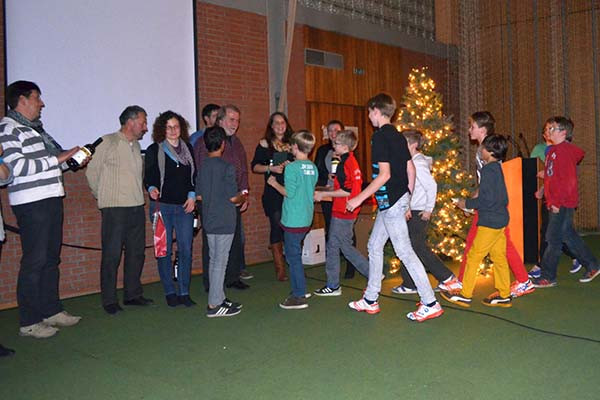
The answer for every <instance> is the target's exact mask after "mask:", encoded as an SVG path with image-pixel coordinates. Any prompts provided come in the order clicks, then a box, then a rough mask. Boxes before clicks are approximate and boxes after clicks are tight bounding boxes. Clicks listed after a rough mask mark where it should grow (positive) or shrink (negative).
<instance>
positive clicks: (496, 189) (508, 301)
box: [441, 135, 512, 307]
mask: <svg viewBox="0 0 600 400" xmlns="http://www.w3.org/2000/svg"><path fill="white" fill-rule="evenodd" d="M482 147H483V148H482V152H481V156H482V157H481V158H482V160H483V161H484V163H485V165H484V166H483V168H482V169H481V182H480V185H479V193H478V195H477V197H474V198H470V199H466V200H465V199H460V200H457V201H456V205H457V206H458V207H460V208H462V209H465V208H471V209H476V210H477V211H478V212H479V220H478V221H477V234H476V236H475V239H474V241H473V245H472V247H471V249H470V250H469V252H468V254H467V264H466V267H465V273H464V276H463V281H462V283H463V287H462V290H461V291H460V292H458V293H451V292H447V291H442V292H441V296H442V297H443V298H444V299H445V300H447V301H449V302H451V303H454V304H457V305H459V306H462V307H470V306H471V300H472V297H473V290H474V289H475V280H476V278H477V269H478V267H479V263H480V262H481V261H482V260H483V258H484V257H485V256H486V255H487V254H489V255H490V258H491V259H492V262H493V271H494V286H495V287H496V289H498V291H497V292H494V293H492V294H491V295H489V296H488V297H486V298H485V299H484V300H483V304H484V305H486V306H490V307H511V306H512V298H511V295H510V269H509V267H508V261H507V259H506V236H505V235H504V229H505V228H506V226H507V225H508V210H507V209H506V206H507V205H508V194H507V192H506V185H505V183H504V176H503V174H502V167H501V166H500V162H501V161H502V160H504V158H505V156H506V150H507V148H508V143H507V141H506V139H505V138H504V137H503V136H501V135H489V136H487V137H486V138H485V139H484V140H483V143H482Z"/></svg>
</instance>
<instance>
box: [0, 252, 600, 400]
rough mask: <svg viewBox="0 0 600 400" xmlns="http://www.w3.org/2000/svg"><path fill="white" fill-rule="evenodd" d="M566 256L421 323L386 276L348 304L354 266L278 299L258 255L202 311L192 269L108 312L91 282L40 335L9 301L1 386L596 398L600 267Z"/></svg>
mask: <svg viewBox="0 0 600 400" xmlns="http://www.w3.org/2000/svg"><path fill="white" fill-rule="evenodd" d="M595 242H598V240H595ZM596 245H597V243H596ZM596 248H598V246H597V247H596ZM567 263H568V261H567V259H566V258H565V259H563V260H562V264H561V267H560V275H559V285H558V286H557V287H556V288H549V289H538V290H537V292H536V293H533V294H532V295H529V296H526V297H523V298H520V299H518V300H516V301H515V302H514V306H513V308H510V309H495V308H488V307H485V306H483V305H482V304H481V303H480V302H479V301H480V300H481V299H482V298H483V297H484V296H485V295H487V294H489V292H491V291H492V288H491V278H490V279H484V278H481V279H480V284H479V286H478V288H477V289H476V295H475V304H474V305H473V307H472V308H471V309H469V310H465V309H462V308H460V307H455V306H452V305H449V304H448V303H444V302H443V303H442V304H443V305H444V307H445V310H446V312H445V314H444V315H443V316H442V317H441V318H438V319H436V320H432V321H428V322H425V323H423V324H419V323H414V322H410V321H409V320H407V319H406V317H405V315H406V313H407V312H409V311H412V310H413V309H414V308H415V301H417V297H416V296H414V295H412V296H402V297H401V296H396V295H394V296H392V295H389V293H390V289H391V288H392V287H393V286H395V285H398V284H400V282H401V281H400V278H399V277H395V276H391V277H389V278H388V279H386V280H385V281H384V286H383V292H382V293H383V297H381V298H380V305H381V309H382V311H381V313H380V314H378V315H367V314H364V313H357V312H355V311H353V310H351V309H349V308H348V306H347V303H348V302H349V301H351V300H355V299H358V298H359V297H360V296H361V291H362V289H363V287H364V279H363V278H361V277H356V278H354V279H352V280H344V281H343V284H344V285H345V287H344V288H343V294H342V296H340V297H329V298H320V297H318V298H315V297H312V298H311V299H310V300H309V304H310V307H309V308H308V309H305V310H296V311H287V310H283V309H280V308H279V307H278V302H279V301H281V300H282V299H283V298H284V297H285V296H286V294H287V293H288V292H289V284H288V283H281V282H276V281H275V280H274V277H273V275H274V274H273V270H272V266H271V265H270V264H263V265H258V266H252V267H250V268H251V271H252V272H253V273H254V274H255V278H254V279H252V280H250V281H249V283H250V284H251V285H252V288H251V289H250V290H246V291H243V292H240V291H229V292H228V297H230V298H231V299H233V300H235V301H240V302H242V303H243V304H244V308H243V311H242V313H241V314H240V315H238V316H235V317H231V318H215V319H208V318H206V316H205V315H204V310H205V307H206V296H205V294H204V293H203V292H202V293H200V288H201V276H195V277H194V278H193V292H192V297H193V298H194V299H195V300H197V301H198V305H197V306H196V307H192V308H189V309H186V308H183V307H181V306H180V307H177V308H176V309H172V308H169V307H167V306H166V304H165V303H164V297H163V295H162V288H161V286H160V285H158V284H152V285H147V286H146V287H145V295H146V296H148V297H151V298H153V299H154V300H155V301H156V304H155V305H154V306H151V307H126V310H125V311H124V312H122V313H119V314H118V315H116V316H109V315H107V314H105V313H104V312H103V311H102V310H101V308H100V305H99V303H100V301H99V296H98V295H90V296H83V297H79V298H74V299H69V300H65V301H64V304H65V307H66V309H67V310H69V311H70V312H71V313H73V314H76V315H82V316H83V320H82V321H81V323H80V324H79V325H77V326H74V327H71V328H63V329H61V331H60V332H59V334H58V335H57V336H55V337H54V338H51V339H47V340H35V339H31V338H20V337H18V336H17V325H18V322H17V320H18V318H17V311H16V310H14V309H13V310H7V311H3V312H0V343H3V344H4V345H6V346H8V347H11V348H14V349H16V350H17V354H16V356H14V357H10V358H3V359H0V399H6V400H8V399H11V400H17V399H87V400H92V399H302V400H304V399H311V400H312V399H315V400H316V399H327V400H331V399H370V400H371V399H398V398H400V399H436V398H437V399H454V398H457V399H461V400H467V399H498V398H505V399H512V398H515V399H519V400H524V399H567V398H573V399H598V398H600V393H598V388H597V387H598V376H599V371H598V366H599V365H600V364H599V360H600V312H599V311H598V310H600V278H599V279H597V280H596V281H594V282H592V283H589V284H580V283H579V282H577V278H578V277H579V276H575V275H570V274H569V273H568V272H567V270H568V265H567ZM452 267H453V268H456V265H453V266H452ZM306 274H307V276H308V280H307V284H308V289H309V290H311V291H312V290H314V289H317V288H319V287H320V286H322V285H323V279H324V277H325V274H324V269H323V267H310V268H307V271H306Z"/></svg>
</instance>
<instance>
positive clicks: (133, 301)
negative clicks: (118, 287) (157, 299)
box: [123, 296, 154, 306]
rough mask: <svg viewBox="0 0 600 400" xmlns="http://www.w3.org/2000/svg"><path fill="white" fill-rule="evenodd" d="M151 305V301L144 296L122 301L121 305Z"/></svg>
mask: <svg viewBox="0 0 600 400" xmlns="http://www.w3.org/2000/svg"><path fill="white" fill-rule="evenodd" d="M152 303H154V301H153V300H152V299H147V298H146V297H144V296H140V297H136V298H133V299H130V300H125V301H123V304H125V305H126V306H149V305H150V304H152Z"/></svg>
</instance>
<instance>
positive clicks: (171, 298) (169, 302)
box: [165, 293, 179, 307]
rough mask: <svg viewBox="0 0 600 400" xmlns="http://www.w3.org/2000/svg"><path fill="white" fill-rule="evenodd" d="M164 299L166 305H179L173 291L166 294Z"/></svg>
mask: <svg viewBox="0 0 600 400" xmlns="http://www.w3.org/2000/svg"><path fill="white" fill-rule="evenodd" d="M165 300H166V301H167V305H168V306H169V307H177V306H178V305H179V300H178V299H177V295H176V294H174V293H171V294H168V295H166V296H165Z"/></svg>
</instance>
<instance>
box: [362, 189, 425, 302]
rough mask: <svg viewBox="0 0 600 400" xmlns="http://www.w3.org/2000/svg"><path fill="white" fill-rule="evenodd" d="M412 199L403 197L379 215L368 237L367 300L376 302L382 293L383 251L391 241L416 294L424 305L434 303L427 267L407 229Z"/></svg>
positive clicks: (406, 196)
mask: <svg viewBox="0 0 600 400" xmlns="http://www.w3.org/2000/svg"><path fill="white" fill-rule="evenodd" d="M409 201H410V195H409V194H408V193H406V194H404V196H402V197H401V198H400V199H398V201H397V202H396V204H394V205H393V206H392V207H391V208H388V209H387V210H383V211H378V212H377V217H376V218H375V223H374V225H373V230H372V231H371V236H369V244H368V249H369V283H368V285H367V290H366V292H365V295H364V297H365V298H366V299H367V300H372V301H374V300H377V298H378V297H379V292H380V291H381V278H382V274H383V247H384V246H385V243H386V242H387V240H388V239H390V240H391V242H392V246H393V247H394V251H395V253H396V255H397V256H398V258H399V259H400V260H401V261H402V263H403V264H404V266H405V267H406V270H407V271H408V273H409V274H410V277H411V278H412V279H413V281H414V283H415V286H416V287H417V292H418V293H419V296H420V297H421V302H422V303H423V304H430V303H433V302H434V301H436V300H435V295H434V294H433V289H432V288H431V284H430V283H429V279H428V278H427V274H426V273H425V267H424V266H423V264H422V263H421V261H420V260H419V257H417V255H416V254H415V252H414V250H413V248H412V245H411V244H410V238H409V236H408V227H407V225H406V218H405V214H406V211H407V210H408V205H409Z"/></svg>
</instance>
